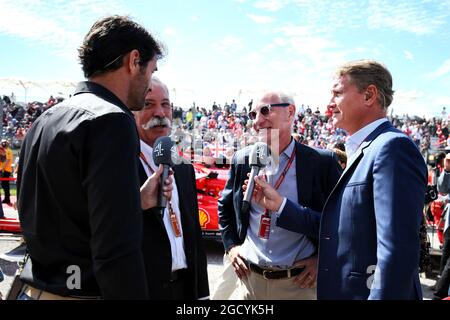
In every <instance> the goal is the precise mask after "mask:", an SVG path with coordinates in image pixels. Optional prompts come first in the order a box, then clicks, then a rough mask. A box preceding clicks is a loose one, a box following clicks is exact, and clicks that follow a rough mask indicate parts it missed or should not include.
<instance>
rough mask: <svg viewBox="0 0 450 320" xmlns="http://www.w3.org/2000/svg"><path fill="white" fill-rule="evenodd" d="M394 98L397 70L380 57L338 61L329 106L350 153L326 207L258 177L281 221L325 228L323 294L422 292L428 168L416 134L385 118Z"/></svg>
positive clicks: (312, 230)
mask: <svg viewBox="0 0 450 320" xmlns="http://www.w3.org/2000/svg"><path fill="white" fill-rule="evenodd" d="M392 99H393V90H392V77H391V74H390V73H389V71H388V70H387V69H386V67H385V66H383V65H381V64H380V63H378V62H375V61H368V60H360V61H354V62H350V63H347V64H345V65H343V66H342V67H341V68H339V70H338V72H337V78H336V82H335V83H334V86H333V89H332V98H331V101H330V104H329V107H330V108H332V110H333V122H334V125H335V126H336V127H339V128H343V129H345V130H346V131H347V132H348V133H349V135H350V137H349V139H348V141H347V142H346V149H347V153H348V159H349V160H348V164H347V168H346V169H345V171H344V172H343V174H342V176H341V178H340V179H339V181H338V183H337V185H336V186H335V188H334V189H333V191H332V192H331V195H330V197H329V198H328V200H327V202H326V204H325V206H324V209H323V211H322V215H320V214H319V213H318V212H316V211H313V210H312V209H311V208H307V207H303V206H301V205H299V204H297V203H293V202H291V201H289V200H286V199H284V198H283V197H281V196H280V195H279V194H278V193H277V192H276V191H275V190H273V188H271V187H270V186H269V185H268V184H267V183H265V182H264V181H262V180H261V179H258V178H257V179H255V180H256V182H257V185H259V190H258V191H257V193H256V195H255V201H257V203H260V204H261V205H264V206H265V207H266V208H268V209H269V210H273V211H276V212H279V213H277V215H278V218H277V225H278V226H280V227H283V228H285V229H287V230H291V231H296V232H301V233H303V234H306V235H313V234H316V233H317V232H319V230H320V242H319V262H318V279H317V281H318V283H317V290H318V291H317V295H318V299H421V298H422V292H421V286H420V282H419V225H420V221H421V218H422V209H423V202H424V194H425V187H426V184H427V171H426V165H425V162H424V159H423V158H422V156H421V154H420V152H419V150H418V149H417V147H416V146H415V144H414V143H413V141H412V140H411V139H409V138H408V137H407V136H406V135H404V134H403V133H402V132H400V131H398V130H396V129H395V128H394V127H393V126H392V125H391V123H390V122H389V121H388V120H387V119H386V114H387V107H388V106H389V105H390V104H391V102H392ZM294 208H295V209H296V210H293V209H294ZM293 212H294V213H293Z"/></svg>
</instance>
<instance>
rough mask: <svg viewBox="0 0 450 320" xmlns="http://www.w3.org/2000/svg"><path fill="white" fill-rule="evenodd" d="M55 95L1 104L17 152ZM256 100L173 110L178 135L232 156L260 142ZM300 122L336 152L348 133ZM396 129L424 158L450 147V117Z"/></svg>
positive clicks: (399, 123)
mask: <svg viewBox="0 0 450 320" xmlns="http://www.w3.org/2000/svg"><path fill="white" fill-rule="evenodd" d="M61 101H62V99H61V98H58V99H55V98H54V97H53V96H50V98H49V99H48V100H47V101H46V102H38V101H34V102H28V103H22V102H18V101H16V98H15V97H14V94H11V95H10V96H6V95H3V97H2V99H0V105H1V108H2V110H3V123H2V129H3V134H2V137H3V138H5V139H7V140H9V142H10V145H11V146H12V147H13V149H19V148H20V146H21V142H22V140H23V138H24V137H25V134H26V132H27V130H28V129H29V128H30V127H31V125H32V123H33V122H34V120H36V119H37V118H38V117H39V116H40V115H41V114H42V113H43V112H44V111H45V110H47V109H48V108H51V107H52V106H54V105H56V104H57V103H58V102H61ZM252 103H253V101H250V103H248V105H246V106H243V107H238V106H237V104H236V102H235V100H233V102H232V103H231V104H228V103H225V105H224V106H223V107H222V106H220V105H217V104H216V102H214V103H213V104H212V106H211V107H209V108H205V107H198V106H195V103H194V105H193V106H192V107H190V108H184V107H183V108H181V107H173V124H172V128H173V131H172V132H173V136H174V137H175V139H176V140H178V141H183V143H184V144H185V146H184V147H185V148H186V145H187V144H189V145H190V146H194V149H195V150H198V149H201V150H202V152H203V154H206V155H208V154H209V153H211V155H212V156H215V157H218V156H220V155H222V156H226V157H227V158H229V157H230V156H231V155H232V153H233V152H234V151H235V150H237V149H239V148H242V147H243V146H245V145H249V144H252V143H254V142H255V140H256V135H255V132H254V131H253V128H252V124H253V123H252V120H251V119H250V118H249V117H248V112H249V111H250V110H251V108H252ZM297 108H298V110H297V119H296V120H295V122H294V126H293V135H294V137H295V138H296V139H297V140H298V141H301V142H303V143H305V144H307V145H309V146H313V147H318V148H334V146H335V145H342V143H343V142H345V139H346V133H345V131H343V130H340V129H335V128H333V126H332V122H331V119H330V116H331V114H330V113H329V111H328V110H327V111H325V112H321V111H320V110H319V108H316V110H315V111H313V109H312V108H311V107H310V106H305V105H301V106H297ZM390 120H391V122H392V123H393V125H394V126H395V127H397V128H398V129H400V130H402V131H403V132H405V133H406V134H407V135H408V136H410V137H411V138H412V139H413V140H414V142H415V143H416V144H417V146H418V147H419V148H420V150H421V151H422V154H423V155H424V156H425V153H426V151H427V150H428V148H429V147H430V144H431V141H433V140H432V139H431V138H433V137H435V139H434V140H435V141H437V142H435V145H433V146H432V147H434V148H450V137H449V129H448V121H447V119H441V118H431V119H424V118H419V117H417V116H413V117H410V116H408V115H404V116H402V117H399V116H392V115H391V116H390Z"/></svg>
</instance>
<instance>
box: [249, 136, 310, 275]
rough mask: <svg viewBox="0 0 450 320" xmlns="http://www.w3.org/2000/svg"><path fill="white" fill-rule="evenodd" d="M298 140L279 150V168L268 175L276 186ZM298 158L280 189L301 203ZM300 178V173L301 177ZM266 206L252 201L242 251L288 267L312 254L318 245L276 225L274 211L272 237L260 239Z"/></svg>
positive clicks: (261, 261)
mask: <svg viewBox="0 0 450 320" xmlns="http://www.w3.org/2000/svg"><path fill="white" fill-rule="evenodd" d="M294 146H295V141H294V140H293V139H292V141H291V143H290V144H289V145H288V147H287V148H286V149H285V150H284V151H283V153H282V154H280V164H279V170H278V172H276V173H275V174H274V175H269V176H268V177H267V178H268V182H269V183H270V184H271V185H272V186H274V185H275V183H276V181H277V180H278V177H279V176H280V175H281V173H282V172H283V170H284V168H285V167H286V165H287V163H288V162H289V158H290V157H291V155H292V152H294ZM295 168H296V159H295V158H294V161H293V162H292V165H291V167H290V168H289V171H288V173H287V175H286V177H285V178H284V181H283V182H282V183H281V185H280V187H279V188H278V192H279V193H280V194H281V195H282V196H284V197H286V198H288V199H289V200H291V201H293V202H295V203H298V194H297V175H296V169H295ZM300 179H301V177H300ZM263 213H264V209H263V208H261V207H260V206H258V205H257V204H256V203H254V202H253V201H252V203H251V209H250V225H249V229H248V230H247V236H246V238H245V241H244V243H243V244H242V247H241V254H242V255H243V256H244V257H245V258H246V260H247V261H248V262H251V263H254V264H257V265H259V266H261V267H265V268H275V269H277V268H279V269H287V268H290V267H292V265H293V264H294V262H296V261H298V260H302V259H305V258H308V257H310V256H311V255H312V254H313V253H314V251H315V246H314V244H312V243H311V241H310V240H309V239H308V238H307V237H306V236H305V235H303V234H299V233H296V232H291V231H288V230H286V229H283V228H280V227H278V226H277V225H276V220H277V217H276V214H275V213H271V217H272V219H271V222H270V236H269V239H261V238H260V237H259V236H258V234H259V228H260V221H261V215H262V214H263Z"/></svg>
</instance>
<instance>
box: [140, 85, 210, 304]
mask: <svg viewBox="0 0 450 320" xmlns="http://www.w3.org/2000/svg"><path fill="white" fill-rule="evenodd" d="M135 118H136V124H137V127H138V131H139V137H140V139H141V155H140V157H141V166H140V179H141V182H144V181H145V180H146V179H147V176H149V175H151V174H152V172H153V171H155V170H156V168H157V167H156V166H155V164H154V162H153V157H152V153H153V148H152V147H153V144H154V142H155V140H156V139H157V138H159V137H161V136H168V135H169V134H170V127H171V121H172V107H171V103H170V100H169V91H168V89H167V87H166V86H165V85H164V84H163V83H162V82H161V81H159V80H158V79H157V78H152V82H151V89H150V90H149V92H148V94H147V96H146V98H145V106H144V109H142V110H141V111H138V112H135ZM173 171H174V182H173V184H174V188H173V192H172V198H171V200H170V201H169V202H168V206H167V208H166V210H165V211H164V214H163V216H161V213H160V210H159V209H156V208H154V209H149V210H144V212H143V213H144V216H143V219H144V241H143V254H144V262H145V270H146V272H147V283H148V290H149V295H150V298H151V299H164V300H180V299H188V300H193V299H206V298H208V296H209V287H208V274H207V261H206V255H205V252H204V250H203V246H202V237H201V229H200V224H199V220H198V204H197V191H196V187H195V172H194V168H193V166H192V165H191V164H178V165H175V166H174V167H173Z"/></svg>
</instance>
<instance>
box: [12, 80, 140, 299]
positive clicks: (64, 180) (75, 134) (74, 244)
mask: <svg viewBox="0 0 450 320" xmlns="http://www.w3.org/2000/svg"><path fill="white" fill-rule="evenodd" d="M139 150H140V148H139V138H138V134H137V130H136V125H135V122H134V118H133V115H132V113H131V112H130V111H129V110H128V108H127V107H126V106H125V105H124V104H123V103H122V102H121V101H120V100H119V99H118V98H117V97H116V96H115V95H114V94H113V93H112V92H110V91H109V90H107V89H106V88H104V87H102V86H100V85H98V84H95V83H92V82H82V83H80V84H79V85H78V88H77V91H76V93H75V95H74V97H72V98H71V99H68V100H66V101H64V102H63V103H61V104H59V105H57V106H54V107H52V108H50V109H49V110H47V111H46V112H44V113H43V114H42V115H41V116H40V117H39V118H38V119H37V121H36V122H35V123H34V124H33V126H32V128H31V130H30V131H29V132H28V134H27V136H26V138H25V140H24V143H23V147H22V151H21V156H20V161H19V172H18V181H17V183H18V199H19V200H18V209H19V218H20V222H21V227H22V229H23V235H24V238H25V241H26V243H27V246H28V250H29V253H30V257H31V261H32V265H33V267H32V274H26V273H25V274H22V279H23V280H24V281H25V282H26V283H29V284H30V285H32V286H33V287H36V288H39V289H43V290H46V291H49V292H52V293H55V294H59V295H75V296H91V295H94V296H95V295H101V296H103V297H104V298H107V299H108V298H112V299H127V298H128V299H140V298H147V297H148V292H147V287H146V285H145V283H146V277H145V270H144V262H143V257H142V251H141V243H142V209H141V206H140V192H139V176H138V161H139V158H138V155H139ZM71 266H76V267H78V268H79V270H80V275H81V288H80V289H77V288H75V289H69V288H68V286H67V282H68V281H67V280H69V283H70V282H72V283H76V281H71V280H70V279H69V277H70V276H73V275H74V274H75V273H74V272H73V271H72V272H70V270H72V269H71V268H70V267H71ZM71 279H72V280H73V278H71Z"/></svg>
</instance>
